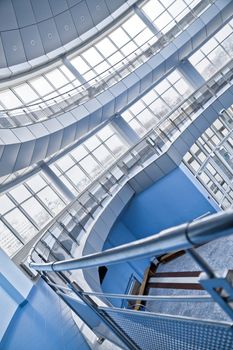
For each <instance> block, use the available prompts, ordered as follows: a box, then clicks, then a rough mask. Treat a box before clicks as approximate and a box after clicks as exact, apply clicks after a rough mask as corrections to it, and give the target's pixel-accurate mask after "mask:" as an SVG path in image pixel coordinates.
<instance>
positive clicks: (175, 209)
mask: <svg viewBox="0 0 233 350" xmlns="http://www.w3.org/2000/svg"><path fill="white" fill-rule="evenodd" d="M215 211H216V210H215V209H214V207H213V206H212V205H211V204H210V202H209V201H208V200H207V199H206V198H205V197H204V196H203V194H202V193H201V192H200V191H199V189H198V188H197V187H196V186H195V185H194V183H193V182H192V181H191V180H190V179H189V178H188V177H187V176H186V175H185V174H184V172H183V171H182V170H181V169H180V168H177V169H175V170H174V171H172V172H171V173H170V174H168V175H167V176H165V177H164V178H162V179H161V180H159V181H158V182H156V183H155V184H154V185H152V186H151V187H149V188H148V189H146V190H145V191H144V192H142V193H140V194H138V195H137V196H135V197H134V198H133V199H132V201H131V202H130V204H129V205H128V207H127V208H126V209H125V210H124V212H123V213H122V215H121V217H120V218H119V220H118V221H117V222H116V223H115V224H114V226H113V228H112V230H111V232H110V234H109V236H108V238H107V240H106V242H105V245H104V250H105V249H108V248H112V247H115V246H118V245H121V244H124V243H127V242H131V241H134V240H137V239H140V238H143V237H147V236H150V235H152V234H154V233H157V232H160V231H161V230H163V229H165V228H168V227H171V226H175V225H179V224H182V223H184V222H186V221H190V220H193V219H195V218H197V217H199V216H201V215H203V214H204V213H207V212H210V213H214V212H215ZM148 264H149V259H144V260H141V261H136V262H132V263H125V264H118V265H112V266H109V267H108V269H109V270H108V272H107V274H106V276H105V278H104V281H103V284H102V289H103V291H105V292H114V293H125V291H126V287H127V284H128V282H129V279H130V277H131V275H132V274H133V275H135V277H136V278H138V279H139V280H141V278H142V276H143V273H144V270H145V268H146V267H147V266H148ZM112 303H113V304H114V305H117V306H119V305H120V303H121V301H114V300H112Z"/></svg>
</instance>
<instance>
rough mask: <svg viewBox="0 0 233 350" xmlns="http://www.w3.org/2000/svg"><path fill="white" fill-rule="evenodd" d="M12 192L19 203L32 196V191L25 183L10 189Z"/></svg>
mask: <svg viewBox="0 0 233 350" xmlns="http://www.w3.org/2000/svg"><path fill="white" fill-rule="evenodd" d="M10 194H11V195H12V196H13V197H14V198H15V199H16V200H17V202H18V203H21V202H23V201H24V200H25V199H27V198H29V197H31V193H30V192H29V191H28V190H27V189H26V188H25V186H24V185H19V186H17V187H16V188H14V189H13V190H11V191H10Z"/></svg>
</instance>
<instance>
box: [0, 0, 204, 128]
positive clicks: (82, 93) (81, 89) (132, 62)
mask: <svg viewBox="0 0 233 350" xmlns="http://www.w3.org/2000/svg"><path fill="white" fill-rule="evenodd" d="M210 4H211V2H210V1H209V0H206V1H201V2H199V3H198V4H197V5H196V7H195V8H194V9H193V10H192V11H190V13H188V14H187V15H185V16H184V17H183V18H182V19H181V20H180V21H179V22H178V23H177V24H176V26H175V27H173V28H172V29H170V30H169V31H168V32H167V33H166V34H163V32H162V31H159V32H158V33H157V35H154V33H152V32H151V36H150V37H149V38H147V39H146V42H144V43H143V44H141V45H140V46H139V47H138V48H137V49H135V50H133V51H132V52H131V53H130V54H129V55H126V57H125V58H124V59H123V60H119V61H118V62H116V63H115V64H114V65H111V67H109V68H108V69H105V70H104V71H103V72H102V73H101V74H99V75H98V76H96V77H95V78H94V79H93V78H92V79H89V80H88V81H86V82H85V83H84V84H78V85H77V84H76V85H77V86H76V87H75V88H72V89H70V88H69V87H66V85H64V86H62V88H60V89H59V90H61V89H63V90H65V92H64V93H60V92H59V90H54V93H53V94H54V95H55V96H56V97H52V98H49V99H46V98H45V99H43V100H41V101H39V102H35V103H30V104H24V103H23V104H22V106H19V107H16V108H11V109H2V110H1V109H0V127H1V128H16V127H20V126H25V125H30V124H34V123H37V122H39V121H43V120H46V119H49V118H53V117H55V116H59V115H61V114H62V113H65V112H67V111H69V110H70V109H72V107H73V108H74V107H75V106H77V105H82V104H84V103H85V102H87V101H89V100H90V99H92V98H93V97H95V96H97V95H99V94H100V93H101V92H103V91H105V90H106V89H109V88H110V87H111V86H113V85H114V84H116V83H117V82H119V81H121V80H122V79H123V78H125V77H126V76H128V75H129V74H130V73H132V72H134V71H135V70H136V69H137V68H138V67H140V66H141V65H143V64H144V63H146V62H148V60H149V59H150V57H151V56H153V55H155V54H157V53H159V52H161V51H162V50H163V49H164V48H165V47H166V46H167V45H168V44H169V43H171V42H172V41H173V40H174V39H175V38H176V37H178V36H179V35H180V34H181V33H183V32H184V31H185V30H186V29H187V28H188V27H189V26H190V25H191V24H192V23H193V22H194V21H195V20H197V19H198V18H199V16H200V15H201V14H202V13H203V12H205V11H206V10H207V9H208V8H209V7H210ZM177 17H180V14H179V15H178V16H177ZM137 35H140V33H139V34H137ZM151 40H153V41H155V42H154V43H153V42H152V43H150V42H151ZM149 43H150V44H149ZM127 44H129V43H128V42H127V43H126V44H125V46H126V45H127ZM114 54H115V52H114ZM112 56H113V54H112V55H110V56H109V57H108V60H110V59H111V57H112ZM103 62H104V61H102V62H100V63H98V64H97V65H96V66H93V68H92V69H93V70H95V68H96V67H97V66H98V65H99V64H101V63H103ZM68 85H69V84H68Z"/></svg>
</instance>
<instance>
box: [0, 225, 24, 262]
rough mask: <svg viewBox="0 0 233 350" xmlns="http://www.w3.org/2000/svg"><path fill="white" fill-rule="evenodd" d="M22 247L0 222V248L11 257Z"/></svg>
mask: <svg viewBox="0 0 233 350" xmlns="http://www.w3.org/2000/svg"><path fill="white" fill-rule="evenodd" d="M22 246H23V245H22V243H21V242H20V241H19V240H18V239H17V238H16V237H15V236H14V235H13V233H12V232H11V231H10V230H9V229H8V228H7V227H6V226H5V225H4V224H3V223H2V222H1V221H0V247H1V248H2V249H3V250H4V251H5V253H7V254H8V255H9V256H12V255H13V254H14V253H15V252H16V251H17V250H18V249H19V248H21V247H22Z"/></svg>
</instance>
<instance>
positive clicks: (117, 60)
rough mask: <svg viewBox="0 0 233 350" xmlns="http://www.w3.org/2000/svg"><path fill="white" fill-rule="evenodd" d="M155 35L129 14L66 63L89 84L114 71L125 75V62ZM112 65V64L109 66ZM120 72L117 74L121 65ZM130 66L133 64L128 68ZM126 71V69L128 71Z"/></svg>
mask: <svg viewBox="0 0 233 350" xmlns="http://www.w3.org/2000/svg"><path fill="white" fill-rule="evenodd" d="M156 40H157V38H156V37H155V36H154V34H153V33H152V32H151V31H150V29H149V28H148V27H147V26H146V25H145V24H144V22H143V21H142V20H141V19H140V18H139V16H138V15H137V14H133V15H131V16H130V17H129V18H128V19H127V20H126V21H124V23H123V24H121V25H120V26H119V27H118V28H116V29H115V30H113V31H112V32H111V33H110V34H108V35H107V36H105V37H104V38H103V39H101V40H99V41H98V42H97V43H96V44H94V45H92V46H91V47H90V48H89V49H87V50H85V51H83V52H82V53H81V54H80V55H78V56H76V57H74V58H72V59H71V60H70V62H71V63H72V65H73V66H74V67H75V68H76V69H77V70H78V71H79V73H80V74H81V75H82V76H83V77H84V79H85V80H86V81H88V82H89V83H91V84H92V83H93V82H96V81H98V80H102V79H103V77H106V76H109V75H110V76H111V75H112V73H114V72H115V71H117V72H118V73H119V75H118V77H116V79H118V80H119V77H121V75H122V74H125V72H126V71H125V68H126V67H127V63H128V62H131V61H133V60H135V58H136V57H137V55H139V54H140V53H141V52H143V51H145V48H148V47H150V45H152V44H153V43H155V42H156ZM113 66H114V67H113ZM121 67H122V70H124V73H122V74H121V69H120V68H121ZM131 69H133V67H131ZM128 72H130V68H129V70H128Z"/></svg>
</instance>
